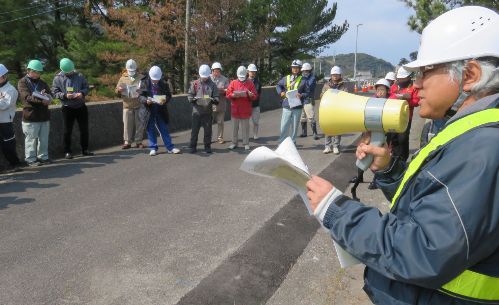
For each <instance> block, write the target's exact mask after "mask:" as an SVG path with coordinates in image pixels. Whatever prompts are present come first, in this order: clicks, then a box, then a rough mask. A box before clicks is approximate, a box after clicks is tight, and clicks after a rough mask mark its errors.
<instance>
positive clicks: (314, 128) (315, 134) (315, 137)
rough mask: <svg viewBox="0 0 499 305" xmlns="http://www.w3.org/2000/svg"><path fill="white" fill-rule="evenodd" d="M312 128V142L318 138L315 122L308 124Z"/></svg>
mask: <svg viewBox="0 0 499 305" xmlns="http://www.w3.org/2000/svg"><path fill="white" fill-rule="evenodd" d="M310 125H311V126H312V132H313V134H314V140H319V136H318V135H317V125H316V123H315V122H313V123H312V124H310Z"/></svg>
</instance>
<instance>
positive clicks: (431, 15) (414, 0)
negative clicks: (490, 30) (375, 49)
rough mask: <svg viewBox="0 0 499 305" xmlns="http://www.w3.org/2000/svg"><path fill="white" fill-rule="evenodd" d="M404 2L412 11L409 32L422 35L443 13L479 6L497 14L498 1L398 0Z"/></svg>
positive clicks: (498, 8)
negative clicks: (413, 12)
mask: <svg viewBox="0 0 499 305" xmlns="http://www.w3.org/2000/svg"><path fill="white" fill-rule="evenodd" d="M398 1H400V2H404V3H405V4H406V5H407V6H408V7H410V8H412V9H414V11H415V15H411V16H410V17H409V20H408V21H407V24H408V25H409V27H410V28H411V30H413V31H416V32H418V33H420V34H421V33H422V32H423V30H424V28H425V27H426V26H427V25H428V24H429V23H430V22H431V21H432V20H434V19H435V18H437V17H438V16H440V15H442V14H443V13H445V12H447V11H449V10H451V9H453V8H456V7H460V6H466V5H479V6H484V7H488V8H490V9H492V10H494V11H496V12H499V1H497V0H398Z"/></svg>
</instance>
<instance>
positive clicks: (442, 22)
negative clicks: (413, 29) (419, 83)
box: [404, 6, 499, 71]
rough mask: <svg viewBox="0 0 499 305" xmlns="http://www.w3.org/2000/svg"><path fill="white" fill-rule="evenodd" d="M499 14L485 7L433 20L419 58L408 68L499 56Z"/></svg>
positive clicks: (454, 12)
mask: <svg viewBox="0 0 499 305" xmlns="http://www.w3.org/2000/svg"><path fill="white" fill-rule="evenodd" d="M498 37H499V15H498V14H497V13H496V12H494V11H492V10H490V9H488V8H485V7H481V6H464V7H460V8H457V9H454V10H451V11H448V12H447V13H445V14H442V15H440V16H439V17H438V18H437V19H435V20H433V21H432V22H431V23H430V24H429V25H428V26H427V27H426V28H425V29H424V30H423V35H422V36H421V43H420V46H419V50H418V59H417V60H416V61H413V62H411V63H408V64H406V65H404V67H405V68H406V69H407V70H409V71H414V70H418V69H419V68H420V67H425V66H431V65H435V64H440V63H447V62H452V61H456V60H461V59H468V58H469V59H471V58H477V57H484V56H492V57H499V39H498Z"/></svg>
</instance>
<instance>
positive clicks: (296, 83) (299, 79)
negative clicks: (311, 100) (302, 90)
mask: <svg viewBox="0 0 499 305" xmlns="http://www.w3.org/2000/svg"><path fill="white" fill-rule="evenodd" d="M300 81H301V75H300V77H298V79H297V80H296V82H295V87H294V88H293V90H295V89H297V88H298V85H299V84H300ZM289 85H291V75H288V77H287V83H286V88H288V91H291V88H289Z"/></svg>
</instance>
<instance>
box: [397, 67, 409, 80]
mask: <svg viewBox="0 0 499 305" xmlns="http://www.w3.org/2000/svg"><path fill="white" fill-rule="evenodd" d="M410 75H411V72H409V71H407V70H406V69H404V67H400V68H399V70H398V72H397V78H406V77H408V76H410Z"/></svg>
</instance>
